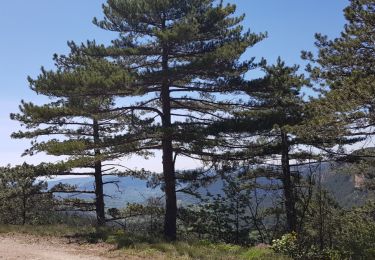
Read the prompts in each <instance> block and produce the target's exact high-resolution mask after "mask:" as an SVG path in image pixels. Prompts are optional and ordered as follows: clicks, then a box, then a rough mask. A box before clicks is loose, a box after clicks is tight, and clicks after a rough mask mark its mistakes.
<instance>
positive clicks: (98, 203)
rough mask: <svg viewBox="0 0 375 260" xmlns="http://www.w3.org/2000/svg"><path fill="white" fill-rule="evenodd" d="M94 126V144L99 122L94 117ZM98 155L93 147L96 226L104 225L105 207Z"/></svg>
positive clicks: (97, 138)
mask: <svg viewBox="0 0 375 260" xmlns="http://www.w3.org/2000/svg"><path fill="white" fill-rule="evenodd" d="M93 128H94V144H98V143H99V142H100V135H99V124H98V121H97V120H96V119H94V122H93ZM97 156H100V149H95V165H94V167H95V174H94V177H95V211H96V219H97V225H98V226H104V225H105V208H104V191H103V176H102V161H101V160H98V159H97Z"/></svg>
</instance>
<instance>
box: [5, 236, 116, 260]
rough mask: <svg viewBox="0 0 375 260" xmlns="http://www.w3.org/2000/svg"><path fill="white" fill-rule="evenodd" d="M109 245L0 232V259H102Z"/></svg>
mask: <svg viewBox="0 0 375 260" xmlns="http://www.w3.org/2000/svg"><path fill="white" fill-rule="evenodd" d="M110 249H111V248H110V247H109V246H108V245H102V244H95V245H86V244H85V245H79V244H76V243H69V241H68V240H65V239H59V238H51V237H34V236H30V235H24V234H0V259H1V260H3V259H7V260H8V259H9V260H16V259H17V260H23V259H27V260H76V259H81V260H89V259H90V260H91V259H92V260H102V259H109V258H106V257H104V255H105V254H106V253H108V252H109V250H110Z"/></svg>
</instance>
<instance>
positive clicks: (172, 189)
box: [160, 22, 177, 241]
mask: <svg viewBox="0 0 375 260" xmlns="http://www.w3.org/2000/svg"><path fill="white" fill-rule="evenodd" d="M163 27H165V22H164V24H163ZM168 70H169V66H168V45H167V44H163V55H162V72H163V81H162V86H161V93H160V95H161V102H162V112H163V116H162V128H163V137H162V153H163V177H164V181H165V207H166V209H165V218H164V237H165V239H167V240H169V241H174V240H176V229H177V228H176V220H177V199H176V178H175V168H174V160H173V145H172V132H171V131H172V119H171V97H170V81H169V75H168Z"/></svg>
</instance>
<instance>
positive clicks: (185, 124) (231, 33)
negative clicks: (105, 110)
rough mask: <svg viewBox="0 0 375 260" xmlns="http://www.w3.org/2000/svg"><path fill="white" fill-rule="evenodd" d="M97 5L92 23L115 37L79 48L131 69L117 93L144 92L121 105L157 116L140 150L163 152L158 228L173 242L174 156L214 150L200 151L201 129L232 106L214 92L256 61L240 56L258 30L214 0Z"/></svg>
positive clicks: (206, 141)
mask: <svg viewBox="0 0 375 260" xmlns="http://www.w3.org/2000/svg"><path fill="white" fill-rule="evenodd" d="M103 10H104V15H105V18H104V20H103V21H98V20H97V19H95V20H94V23H95V24H97V25H98V26H99V27H101V28H103V29H105V30H109V31H114V32H118V33H119V38H118V39H116V40H114V41H113V44H112V45H111V46H109V47H104V46H97V45H96V44H95V43H88V44H87V45H86V46H81V47H77V50H78V51H82V52H85V53H87V54H88V55H91V56H99V57H105V58H107V59H108V60H113V61H115V63H116V64H119V65H120V66H123V65H126V66H128V69H129V71H130V72H131V73H132V75H134V77H135V80H134V83H133V84H130V85H128V86H127V87H125V88H123V89H121V90H120V91H119V92H120V93H121V92H122V91H123V92H129V91H132V92H133V93H138V95H139V96H142V98H141V101H139V102H135V103H134V104H132V105H130V106H127V107H124V108H123V111H129V110H131V111H132V113H135V114H137V115H138V116H140V115H142V116H145V113H146V112H147V117H148V118H155V121H154V122H153V125H152V127H151V129H153V131H151V130H147V128H143V129H142V131H145V132H144V133H145V134H143V136H144V135H145V136H146V138H148V139H149V140H150V141H152V143H153V145H152V146H148V147H146V148H145V149H160V150H162V153H163V182H164V187H165V188H164V190H165V194H166V196H165V198H166V214H165V228H164V230H165V236H166V237H167V238H169V239H171V240H174V239H176V216H177V201H176V180H175V177H176V176H175V167H174V165H175V161H176V157H177V156H187V157H193V158H201V157H202V156H204V155H207V156H209V155H212V154H206V153H205V152H204V148H205V147H206V146H212V140H211V139H210V138H207V136H206V134H205V133H204V128H205V127H206V126H207V124H209V123H210V122H212V120H213V119H215V118H217V117H220V114H222V113H223V112H225V111H227V110H228V109H229V108H230V107H231V106H232V105H233V104H232V103H231V102H229V101H225V100H223V101H219V99H218V98H217V96H216V95H214V94H220V93H226V92H229V91H233V90H235V89H236V88H237V86H238V82H241V81H242V76H243V75H244V73H246V72H247V71H248V70H249V69H251V68H253V67H254V64H253V62H252V60H250V61H244V62H240V61H239V59H240V57H241V55H242V54H243V53H244V52H245V51H246V50H247V48H248V47H251V46H253V45H254V44H256V43H257V42H258V41H260V40H261V39H262V38H263V37H264V35H256V34H253V33H251V32H249V31H248V32H243V27H242V26H241V25H240V24H241V22H242V21H243V19H244V16H240V17H235V16H233V14H234V13H235V10H236V8H235V6H234V5H226V6H225V5H224V4H223V3H221V2H219V3H218V4H216V1H213V0H205V1H184V0H183V1H181V0H160V1H156V2H155V1H153V0H141V1H139V0H137V1H135V0H109V1H107V4H106V5H104V7H103ZM114 94H115V95H116V94H117V93H116V92H115V93H114ZM146 94H147V95H146ZM117 95H118V94H117ZM220 112H221V113H220Z"/></svg>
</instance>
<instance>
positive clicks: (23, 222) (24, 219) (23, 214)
mask: <svg viewBox="0 0 375 260" xmlns="http://www.w3.org/2000/svg"><path fill="white" fill-rule="evenodd" d="M26 204H27V198H26V193H25V191H24V190H22V226H24V225H26Z"/></svg>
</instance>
